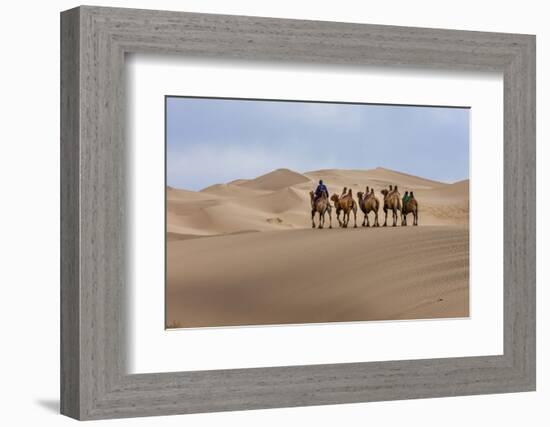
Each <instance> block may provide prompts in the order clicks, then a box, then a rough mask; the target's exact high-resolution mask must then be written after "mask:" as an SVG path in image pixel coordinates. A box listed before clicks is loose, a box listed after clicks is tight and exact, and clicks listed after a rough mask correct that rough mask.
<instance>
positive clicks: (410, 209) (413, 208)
mask: <svg viewBox="0 0 550 427" xmlns="http://www.w3.org/2000/svg"><path fill="white" fill-rule="evenodd" d="M410 213H412V214H413V225H418V202H417V201H416V199H415V198H414V194H413V192H412V191H411V195H410V198H409V200H407V202H406V203H403V208H402V209H401V225H407V215H408V214H410Z"/></svg>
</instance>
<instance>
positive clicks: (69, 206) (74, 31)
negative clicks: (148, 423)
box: [60, 8, 81, 419]
mask: <svg viewBox="0 0 550 427" xmlns="http://www.w3.org/2000/svg"><path fill="white" fill-rule="evenodd" d="M60 19H61V34H60V36H61V40H60V46H61V55H60V57H61V64H60V72H61V85H60V96H61V102H60V117H61V129H60V136H61V138H60V164H61V174H60V185H61V206H60V212H61V218H60V222H61V224H60V229H61V242H60V248H61V254H60V255H61V258H60V277H61V295H60V310H61V331H60V333H61V336H60V347H61V348H60V353H61V354H60V365H61V366H60V371H61V377H60V411H61V413H62V414H64V415H67V416H69V417H71V418H76V419H80V417H81V393H80V391H81V388H80V304H79V301H80V291H81V290H80V262H79V261H80V248H79V245H80V238H79V234H80V158H79V157H80V10H79V9H78V8H76V9H70V10H67V11H65V12H62V13H61V15H60Z"/></svg>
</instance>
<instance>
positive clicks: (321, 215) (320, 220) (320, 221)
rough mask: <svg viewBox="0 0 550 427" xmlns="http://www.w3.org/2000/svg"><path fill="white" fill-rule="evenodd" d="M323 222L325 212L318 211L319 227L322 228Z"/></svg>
mask: <svg viewBox="0 0 550 427" xmlns="http://www.w3.org/2000/svg"><path fill="white" fill-rule="evenodd" d="M324 222H325V214H324V213H321V212H319V228H323V224H324Z"/></svg>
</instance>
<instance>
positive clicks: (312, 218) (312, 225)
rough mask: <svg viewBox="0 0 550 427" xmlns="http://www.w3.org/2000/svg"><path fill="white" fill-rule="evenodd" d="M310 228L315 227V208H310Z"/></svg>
mask: <svg viewBox="0 0 550 427" xmlns="http://www.w3.org/2000/svg"><path fill="white" fill-rule="evenodd" d="M311 228H315V210H314V209H312V210H311Z"/></svg>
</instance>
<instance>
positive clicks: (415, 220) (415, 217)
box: [413, 211, 418, 225]
mask: <svg viewBox="0 0 550 427" xmlns="http://www.w3.org/2000/svg"><path fill="white" fill-rule="evenodd" d="M413 225H418V211H414V219H413Z"/></svg>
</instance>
